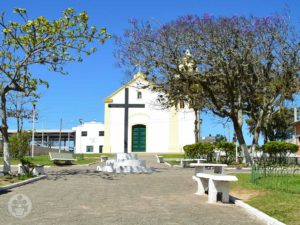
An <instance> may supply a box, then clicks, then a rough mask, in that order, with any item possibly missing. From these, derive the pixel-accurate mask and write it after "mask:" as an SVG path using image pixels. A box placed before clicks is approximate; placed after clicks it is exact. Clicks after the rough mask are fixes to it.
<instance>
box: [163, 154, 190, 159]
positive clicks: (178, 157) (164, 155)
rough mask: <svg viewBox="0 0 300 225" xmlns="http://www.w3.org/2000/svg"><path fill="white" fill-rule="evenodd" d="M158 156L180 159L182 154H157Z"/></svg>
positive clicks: (182, 156)
mask: <svg viewBox="0 0 300 225" xmlns="http://www.w3.org/2000/svg"><path fill="white" fill-rule="evenodd" d="M159 156H163V157H164V158H165V159H182V158H184V154H159Z"/></svg>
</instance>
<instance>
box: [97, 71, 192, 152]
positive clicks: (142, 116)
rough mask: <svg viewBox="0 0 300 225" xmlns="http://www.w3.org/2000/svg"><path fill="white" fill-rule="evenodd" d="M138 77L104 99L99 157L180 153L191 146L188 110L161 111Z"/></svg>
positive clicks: (189, 111) (162, 109)
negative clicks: (126, 153) (137, 153)
mask: <svg viewBox="0 0 300 225" xmlns="http://www.w3.org/2000/svg"><path fill="white" fill-rule="evenodd" d="M146 85H149V83H148V82H147V81H146V80H145V79H144V77H143V75H142V74H141V73H138V74H137V75H135V77H134V78H133V79H132V80H131V81H129V82H128V83H127V84H125V85H124V86H123V87H121V88H120V89H119V90H117V91H116V92H114V93H113V94H112V95H110V96H109V97H107V98H106V99H105V112H104V133H105V135H104V146H103V153H120V152H146V153H180V152H183V146H185V145H187V144H192V143H194V142H195V138H194V120H195V115H194V112H193V110H192V109H189V108H188V107H187V106H185V107H182V108H179V109H177V110H176V109H175V107H174V108H171V109H164V108H163V107H162V105H161V104H159V102H158V101H157V99H158V94H159V93H157V92H154V91H152V90H151V89H150V88H144V87H145V86H146Z"/></svg>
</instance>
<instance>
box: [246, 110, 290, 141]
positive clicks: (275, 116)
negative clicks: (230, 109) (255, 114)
mask: <svg viewBox="0 0 300 225" xmlns="http://www.w3.org/2000/svg"><path fill="white" fill-rule="evenodd" d="M271 113H272V114H271V116H270V118H269V119H268V120H267V123H266V125H265V126H263V127H262V128H261V132H262V134H263V136H264V138H265V142H267V141H280V140H286V139H288V138H291V137H292V135H293V133H294V127H293V126H292V125H291V123H292V122H293V121H294V109H293V108H285V107H280V108H279V109H278V110H276V111H275V110H274V111H273V112H271ZM246 123H247V125H248V127H249V131H250V132H251V133H252V134H253V131H254V129H255V125H256V121H254V120H253V119H247V120H246Z"/></svg>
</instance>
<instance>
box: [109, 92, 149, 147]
mask: <svg viewBox="0 0 300 225" xmlns="http://www.w3.org/2000/svg"><path fill="white" fill-rule="evenodd" d="M128 96H129V90H128V88H125V104H108V107H109V108H124V109H125V113H124V153H128V110H129V108H145V104H129V99H128Z"/></svg>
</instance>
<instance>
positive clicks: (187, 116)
mask: <svg viewBox="0 0 300 225" xmlns="http://www.w3.org/2000/svg"><path fill="white" fill-rule="evenodd" d="M178 120H179V145H180V148H181V151H182V152H184V151H183V147H184V146H185V145H188V144H193V143H195V135H194V121H195V115H194V111H193V110H191V109H187V108H185V109H180V110H179V112H178Z"/></svg>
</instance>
